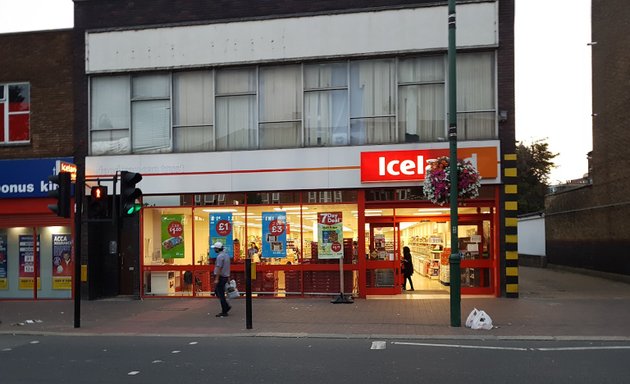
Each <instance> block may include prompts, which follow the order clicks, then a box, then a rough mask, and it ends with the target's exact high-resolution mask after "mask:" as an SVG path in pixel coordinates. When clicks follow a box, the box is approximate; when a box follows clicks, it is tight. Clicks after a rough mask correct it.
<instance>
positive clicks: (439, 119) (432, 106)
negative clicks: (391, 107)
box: [398, 84, 446, 142]
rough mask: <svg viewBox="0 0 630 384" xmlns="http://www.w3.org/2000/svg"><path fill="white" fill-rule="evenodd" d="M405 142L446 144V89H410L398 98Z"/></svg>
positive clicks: (433, 86) (431, 86)
mask: <svg viewBox="0 0 630 384" xmlns="http://www.w3.org/2000/svg"><path fill="white" fill-rule="evenodd" d="M398 106H399V108H398V110H399V118H398V119H399V120H398V123H399V124H400V134H401V137H400V138H399V140H400V141H401V142H433V141H444V140H446V130H445V121H444V118H445V116H446V111H445V108H444V107H445V105H444V85H443V84H426V85H407V86H403V87H400V91H399V96H398Z"/></svg>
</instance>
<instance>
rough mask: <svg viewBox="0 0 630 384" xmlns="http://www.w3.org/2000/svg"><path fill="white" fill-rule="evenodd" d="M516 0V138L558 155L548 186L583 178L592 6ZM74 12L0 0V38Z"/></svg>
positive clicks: (25, 0)
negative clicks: (541, 145)
mask: <svg viewBox="0 0 630 384" xmlns="http://www.w3.org/2000/svg"><path fill="white" fill-rule="evenodd" d="M515 1H516V16H515V40H516V41H515V45H516V48H515V71H516V80H515V88H516V108H515V109H516V111H515V116H514V118H515V120H516V140H517V141H520V142H523V143H524V144H525V145H528V144H531V143H533V142H535V141H539V140H544V141H546V142H547V143H549V150H550V151H551V152H552V153H557V154H558V156H557V157H556V158H555V159H554V162H555V163H556V164H557V167H556V168H555V169H553V170H552V172H551V175H550V180H549V181H550V182H551V183H552V184H556V183H558V182H564V181H567V180H571V179H577V178H580V177H582V176H583V175H584V174H585V173H586V171H587V161H586V154H587V153H588V152H589V151H591V150H592V120H591V110H592V105H591V47H590V46H589V45H587V44H588V43H589V42H590V41H591V40H590V39H591V27H590V25H591V24H590V17H591V15H590V14H591V1H590V0H515ZM73 8H74V4H73V2H72V0H0V33H6V32H18V31H34V30H44V29H59V28H72V26H73V15H72V12H73ZM33 10H36V11H35V12H33ZM445 23H446V21H445Z"/></svg>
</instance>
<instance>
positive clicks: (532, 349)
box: [372, 341, 630, 352]
mask: <svg viewBox="0 0 630 384" xmlns="http://www.w3.org/2000/svg"><path fill="white" fill-rule="evenodd" d="M392 344H398V345H415V346H419V347H441V348H462V349H491V350H499V351H540V352H555V351H599V350H616V349H630V345H610V346H601V347H553V348H521V347H491V346H483V345H462V344H431V343H409V342H401V341H393V342H392ZM372 349H374V348H372Z"/></svg>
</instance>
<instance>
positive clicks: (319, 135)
mask: <svg viewBox="0 0 630 384" xmlns="http://www.w3.org/2000/svg"><path fill="white" fill-rule="evenodd" d="M304 124H305V131H306V143H305V144H306V146H309V147H317V146H338V145H346V144H347V143H348V94H347V91H346V90H339V91H322V92H308V93H306V94H305V95H304Z"/></svg>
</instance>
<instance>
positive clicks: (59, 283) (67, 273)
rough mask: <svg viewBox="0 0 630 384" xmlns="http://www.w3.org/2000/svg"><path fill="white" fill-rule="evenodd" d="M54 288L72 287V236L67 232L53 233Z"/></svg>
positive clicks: (67, 288) (66, 288)
mask: <svg viewBox="0 0 630 384" xmlns="http://www.w3.org/2000/svg"><path fill="white" fill-rule="evenodd" d="M52 263H53V269H52V273H53V281H52V289H65V290H69V289H72V272H73V271H74V260H73V259H72V238H71V237H70V235H67V234H58V235H52Z"/></svg>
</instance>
